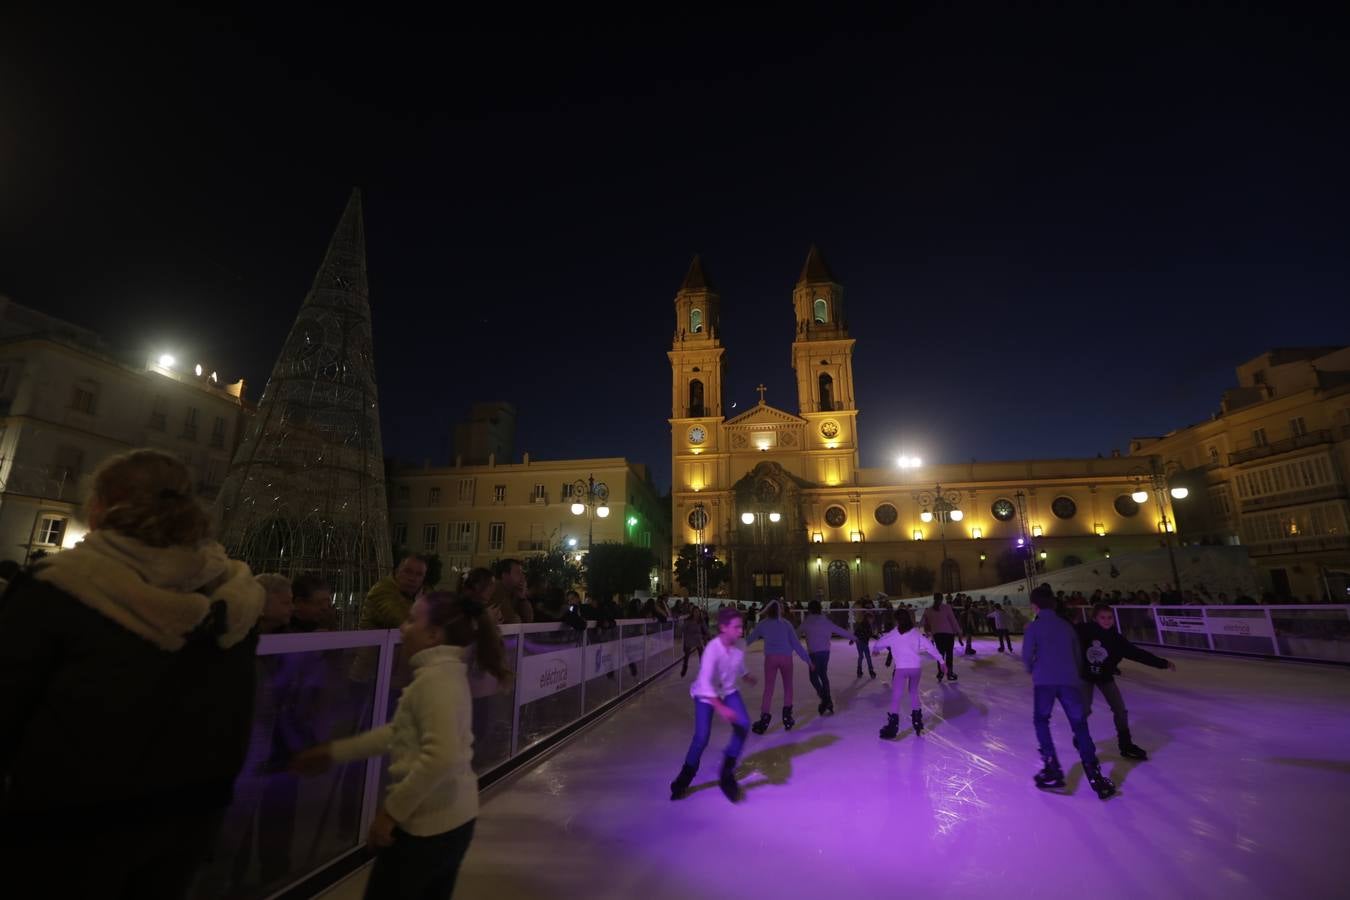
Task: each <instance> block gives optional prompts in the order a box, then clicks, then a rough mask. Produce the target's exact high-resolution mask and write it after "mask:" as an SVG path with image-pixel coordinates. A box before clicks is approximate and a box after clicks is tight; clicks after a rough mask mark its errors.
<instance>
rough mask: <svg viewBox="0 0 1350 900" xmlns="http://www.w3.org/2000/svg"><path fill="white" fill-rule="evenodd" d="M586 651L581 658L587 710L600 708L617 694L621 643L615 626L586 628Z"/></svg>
mask: <svg viewBox="0 0 1350 900" xmlns="http://www.w3.org/2000/svg"><path fill="white" fill-rule="evenodd" d="M586 641H587V644H586V651H585V653H584V658H583V660H582V662H583V664H584V666H585V678H586V691H585V694H586V712H590V711H591V710H593V709H599V708H600V707H601V706H604V705H605V704H606V703H608V702H609V701H611V700H613V699H614V698H616V697H618V696H619V670H620V668H622V667H621V666H620V662H619V661H620V658H621V657H622V654H623V645H622V644H621V643H620V641H619V628H618V626H615V627H612V628H591V629H590V630H589V631H587V632H586Z"/></svg>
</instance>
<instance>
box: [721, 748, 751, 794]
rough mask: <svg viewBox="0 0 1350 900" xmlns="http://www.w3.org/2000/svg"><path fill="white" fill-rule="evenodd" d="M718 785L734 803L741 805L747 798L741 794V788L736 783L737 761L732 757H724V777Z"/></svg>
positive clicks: (722, 776)
mask: <svg viewBox="0 0 1350 900" xmlns="http://www.w3.org/2000/svg"><path fill="white" fill-rule="evenodd" d="M717 784H718V786H719V787H720V788H722V793H724V794H726V795H727V799H728V800H730V801H731V802H732V803H740V802H741V799H742V798H743V797H744V796H745V794H744V793H742V792H741V786H740V785H739V784H737V783H736V760H734V759H732V758H731V757H730V756H724V757H722V775H721V777H720V778H719V779H718V781H717Z"/></svg>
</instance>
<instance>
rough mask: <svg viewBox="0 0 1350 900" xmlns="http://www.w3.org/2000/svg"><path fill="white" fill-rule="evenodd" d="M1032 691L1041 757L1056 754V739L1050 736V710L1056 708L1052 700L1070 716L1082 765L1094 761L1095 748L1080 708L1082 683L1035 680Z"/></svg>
mask: <svg viewBox="0 0 1350 900" xmlns="http://www.w3.org/2000/svg"><path fill="white" fill-rule="evenodd" d="M1033 690H1034V691H1035V709H1036V711H1035V714H1034V716H1033V717H1032V721H1033V722H1034V723H1035V725H1036V742H1037V743H1038V744H1040V746H1041V757H1042V758H1047V759H1053V760H1056V761H1058V760H1059V757H1058V756H1057V755H1056V754H1055V742H1054V739H1053V738H1051V737H1050V713H1052V712H1053V711H1054V709H1055V701H1056V700H1058V701H1059V705H1060V706H1062V707H1064V715H1066V716H1068V717H1069V725H1070V727H1072V728H1073V745H1074V746H1075V747H1076V748H1078V755H1079V757H1081V758H1082V760H1083V765H1085V766H1095V765H1097V748H1096V747H1095V746H1094V745H1093V743H1092V735H1091V734H1089V733H1088V724H1087V711H1086V710H1084V709H1083V686H1082V685H1081V684H1038V685H1036V686H1035V687H1034V688H1033Z"/></svg>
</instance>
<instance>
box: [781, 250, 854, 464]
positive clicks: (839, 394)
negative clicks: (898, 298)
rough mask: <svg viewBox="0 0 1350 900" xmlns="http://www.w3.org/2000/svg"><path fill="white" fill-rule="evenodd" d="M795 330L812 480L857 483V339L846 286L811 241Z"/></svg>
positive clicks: (797, 292) (796, 301) (797, 291)
mask: <svg viewBox="0 0 1350 900" xmlns="http://www.w3.org/2000/svg"><path fill="white" fill-rule="evenodd" d="M792 307H793V310H794V312H795V313H796V318H797V331H796V338H795V339H794V340H793V342H792V368H793V370H794V371H795V373H796V375H797V404H798V409H799V410H800V415H801V417H802V418H803V419H806V420H807V421H808V422H810V423H811V425H810V428H809V429H808V431H807V447H808V449H809V450H810V451H811V454H812V455H813V456H815V457H816V467H815V468H816V471H815V472H814V473H812V475H813V478H814V480H816V481H819V482H821V483H823V484H843V483H849V482H851V481H853V477H854V472H856V471H857V469H858V428H857V424H858V407H857V401H856V400H855V398H854V395H853V344H854V341H853V338H851V337H849V336H848V318H847V316H846V315H845V313H844V287H843V285H841V284H840V283H839V282H838V281H837V280H836V279H835V277H834V274H833V273H831V272H830V269H829V266H827V265H826V264H825V257H824V255H823V254H822V253H821V252H820V250H819V248H817V247H816V246H814V245H812V247H811V250H810V252H808V253H807V255H806V264H805V265H804V266H802V273H801V275H800V276H799V277H798V278H797V285H796V287H795V288H794V289H793V291H792Z"/></svg>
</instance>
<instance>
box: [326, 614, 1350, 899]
mask: <svg viewBox="0 0 1350 900" xmlns="http://www.w3.org/2000/svg"><path fill="white" fill-rule="evenodd" d="M975 646H976V648H977V649H978V651H979V654H978V655H977V656H976V657H973V658H971V657H958V662H957V672H958V674H959V675H960V681H959V682H957V683H956V684H954V685H952V684H942V685H939V684H938V683H937V682H936V680H935V679H934V677H933V676H934V674H935V671H936V670H935V668H934V666H933V664H932V663H931V661H930V662H926V663H925V669H924V681H923V693H922V701H923V705H924V709H925V716H926V718H927V720H928V724H929V726H930V728H931V731H929V732H928V733H927V734H925V735H924V736H923V737H922V738H916V737H915V736H914V734H913V732H912V731H910V730H909V729H908V728H907V727H906V726H908V724H909V715H908V713H907V712H904V713H903V714H902V717H901V720H902V721H901V726H902V728H904V730H903V731H901V737H900V739H899V740H897V741H882V740H879V739H878V738H877V729H878V728H880V727H881V725H883V724H884V722H885V710H886V703H887V700H888V698H889V689H887V688H885V687H884V686H883V682H885V681H887V680H888V679H889V677H890V673H891V670H889V669H886V668H885V667H884V659H878V660H877V661H876V664H877V667H878V668H877V680H876V681H871V680H870V679H868V678H867V677H866V675H865V674H864V676H863V679H862V680H861V681H859V680H855V679H854V661H855V658H856V657H855V654H854V649H853V648H852V647H849V646H848V645H847V644H845V643H843V642H836V643H835V646H834V651H833V655H832V660H831V665H830V677H831V681H832V682H833V685H834V695H835V705H836V708H837V709H838V714H837V715H835V716H834V717H833V718H825V719H822V718H819V717H817V716H816V697H815V694H814V693H813V692H812V690H811V688H810V686H809V685H808V683H807V677H806V668H805V666H803V665H802V664H801V662H800V661H798V662H797V663H796V665H795V666H794V670H795V673H796V684H795V689H796V698H795V710H794V711H795V714H796V717H797V727H796V729H794V730H793V731H792V732H790V733H787V734H785V733H784V732H783V727H782V723H781V721H780V707H781V703H782V700H781V687H780V691H779V694H778V695H777V696H776V697H775V702H774V706H773V715H774V722H773V725H772V726H771V728H770V729H769V732H768V734H766V735H765V736H763V737H759V736H756V735H754V734H752V735H751V736H750V739H749V742H748V744H747V747H746V755H745V757H744V758H743V760H742V762H741V766H740V774H741V779H742V782H743V784H744V785H745V787H746V788H748V792H747V793H748V796H747V800H746V802H745V803H744V804H742V805H741V806H731V805H730V804H729V803H728V802H727V801H726V800H725V799H724V798H723V796H722V794H721V792H720V791H718V789H717V787H716V784H715V782H716V777H717V766H718V760H719V754H720V751H721V748H722V746H723V745H724V744H725V742H726V738H727V734H728V732H727V726H726V725H725V723H722V722H721V721H718V722H717V723H716V724H715V725H714V728H713V737H712V743H711V744H710V745H709V747H708V751H707V753H705V754H704V757H703V766H702V768H701V769H700V771H699V774H698V777H697V778H696V779H695V781H694V788H695V789H694V791H693V793H692V794H691V796H689V797H688V798H687V799H685V800H682V801H680V802H678V803H672V802H671V801H670V800H669V799H668V796H669V790H668V787H667V785H668V784H669V782H670V780H671V779H672V778H673V777H674V776H675V774H676V773H677V772H678V770H679V766H680V762H681V758H682V757H683V754H684V751H685V748H686V747H687V745H688V741H689V736H690V731H691V722H692V704H691V702H690V700H689V694H688V690H689V680H690V678H692V676H693V672H692V671H691V672H690V676H689V678H685V679H681V678H679V677H678V667H677V668H676V670H675V671H674V672H672V673H671V674H668V675H667V676H665V677H664V679H662V680H661V681H660V682H658V683H657V684H656V686H655V687H653V688H652V689H651V690H649V691H648V692H647V693H646V694H644V695H643V696H641V697H639V698H638V699H636V700H635V701H633V702H631V703H630V704H629V705H628V706H626V707H625V708H624V709H623V710H622V711H620V712H619V713H617V714H616V715H614V716H612V717H611V718H609V719H608V720H606V721H604V722H602V723H600V724H599V725H597V726H596V727H594V728H592V729H590V730H588V731H585V732H583V733H582V734H581V736H580V737H579V738H577V739H576V740H574V741H572V742H571V743H569V744H567V745H565V746H564V747H562V748H561V749H560V750H558V751H557V752H556V753H554V754H553V755H552V756H550V757H549V758H548V759H546V760H545V761H544V762H542V763H540V764H538V765H536V766H534V767H533V768H531V769H529V770H528V771H526V772H525V773H524V774H523V775H521V776H520V777H518V778H516V779H508V782H507V783H506V784H505V785H504V786H502V787H501V788H496V789H494V790H492V791H490V792H489V793H488V794H487V795H486V796H485V797H484V803H483V808H482V813H481V816H480V818H479V820H478V826H477V831H476V834H475V836H474V842H473V846H472V847H471V849H470V850H469V854H468V857H467V858H466V860H465V863H464V869H463V871H462V873H461V878H460V885H459V889H458V890H457V892H456V896H459V897H521V898H531V897H584V898H587V900H600V898H615V900H618V898H623V900H632V898H640V900H666V898H670V900H688V898H691V897H715V898H724V897H725V898H742V900H747V898H774V900H778V898H798V897H802V898H827V900H835V898H845V897H848V898H876V897H900V896H924V897H979V898H982V900H991V898H1015V897H1031V896H1040V897H1047V898H1061V897H1092V898H1094V900H1106V898H1116V897H1131V898H1135V897H1149V898H1160V897H1220V896H1221V897H1225V898H1227V900H1235V898H1245V897H1276V896H1285V897H1288V896H1301V897H1331V896H1344V895H1345V894H1344V889H1345V877H1346V876H1345V871H1344V870H1343V869H1342V868H1341V865H1340V863H1339V862H1338V860H1339V858H1340V854H1341V853H1343V844H1344V839H1343V835H1344V827H1345V826H1344V814H1345V802H1344V800H1345V798H1346V797H1347V796H1350V749H1347V748H1350V672H1347V671H1346V670H1344V669H1339V668H1333V667H1330V666H1315V665H1300V664H1292V663H1280V662H1269V661H1262V660H1255V659H1241V658H1231V657H1209V656H1201V655H1198V654H1192V653H1186V652H1180V651H1170V650H1164V651H1160V652H1161V653H1162V655H1164V656H1167V657H1169V658H1171V659H1174V660H1175V661H1176V662H1177V664H1178V667H1179V670H1178V671H1176V672H1166V671H1159V670H1155V669H1149V668H1144V667H1141V666H1137V665H1135V664H1133V663H1128V662H1127V663H1125V664H1124V666H1125V670H1126V676H1125V677H1122V678H1121V679H1120V685H1121V689H1122V690H1123V692H1124V694H1125V699H1126V702H1127V703H1128V705H1129V709H1130V716H1131V724H1132V726H1133V732H1134V739H1135V741H1136V742H1137V743H1138V744H1140V745H1141V746H1143V747H1145V748H1147V749H1148V750H1149V752H1150V753H1151V755H1152V759H1151V760H1150V761H1148V762H1142V763H1133V762H1128V761H1122V760H1121V758H1120V756H1119V754H1118V753H1117V752H1116V741H1115V734H1114V729H1113V727H1112V724H1111V716H1110V712H1109V710H1108V708H1107V707H1106V704H1105V703H1104V702H1102V701H1101V700H1100V698H1099V699H1098V701H1097V704H1096V708H1095V710H1094V714H1093V716H1092V718H1091V720H1090V721H1091V726H1092V732H1093V736H1094V737H1095V738H1096V743H1097V748H1098V752H1099V754H1100V755H1101V758H1102V762H1103V766H1104V768H1105V770H1106V772H1107V774H1108V775H1109V776H1110V777H1112V778H1113V779H1115V780H1116V782H1117V783H1118V784H1119V785H1120V794H1119V795H1118V796H1116V797H1114V798H1112V799H1111V800H1109V801H1107V802H1105V803H1103V802H1102V801H1100V800H1098V799H1097V797H1096V795H1095V794H1093V792H1092V791H1091V790H1090V789H1089V788H1088V785H1087V782H1086V781H1085V780H1084V779H1083V774H1082V767H1081V765H1079V764H1078V762H1077V760H1076V754H1075V753H1074V750H1073V746H1072V744H1071V742H1070V734H1069V729H1068V725H1067V723H1066V722H1065V720H1064V717H1063V713H1062V712H1061V711H1059V710H1058V709H1056V712H1055V718H1054V725H1053V730H1054V735H1055V740H1056V742H1057V744H1058V747H1059V753H1060V758H1061V759H1062V760H1063V762H1064V764H1065V768H1066V769H1067V771H1068V775H1069V793H1068V795H1067V796H1060V795H1057V794H1050V793H1041V792H1039V791H1037V790H1036V788H1035V787H1034V786H1033V785H1032V782H1031V776H1032V774H1033V773H1034V772H1035V771H1036V769H1037V768H1038V762H1037V756H1036V745H1035V740H1034V737H1033V735H1032V728H1031V705H1030V700H1031V687H1030V682H1029V679H1028V677H1027V676H1026V675H1025V674H1024V673H1023V671H1022V668H1021V665H1020V660H1018V659H1016V658H1013V657H1009V656H1007V655H1003V656H1000V655H999V654H998V653H996V652H995V644H994V643H992V642H991V641H989V640H987V639H980V640H977V641H976V643H975ZM1017 648H1018V650H1020V649H1021V640H1020V638H1019V639H1018V641H1017ZM692 663H693V661H692V660H691V668H692ZM747 663H748V665H749V668H750V670H751V672H752V673H753V674H755V675H756V676H758V675H759V674H760V666H761V665H762V657H761V655H760V653H759V652H758V651H755V652H752V653H750V654H748V656H747ZM743 696H744V698H745V700H746V706H747V707H749V710H750V715H751V718H754V717H756V716H757V715H758V712H759V690H758V689H757V688H750V687H748V686H746V687H745V688H743ZM902 709H903V708H902ZM354 888H355V885H353V889H354Z"/></svg>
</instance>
